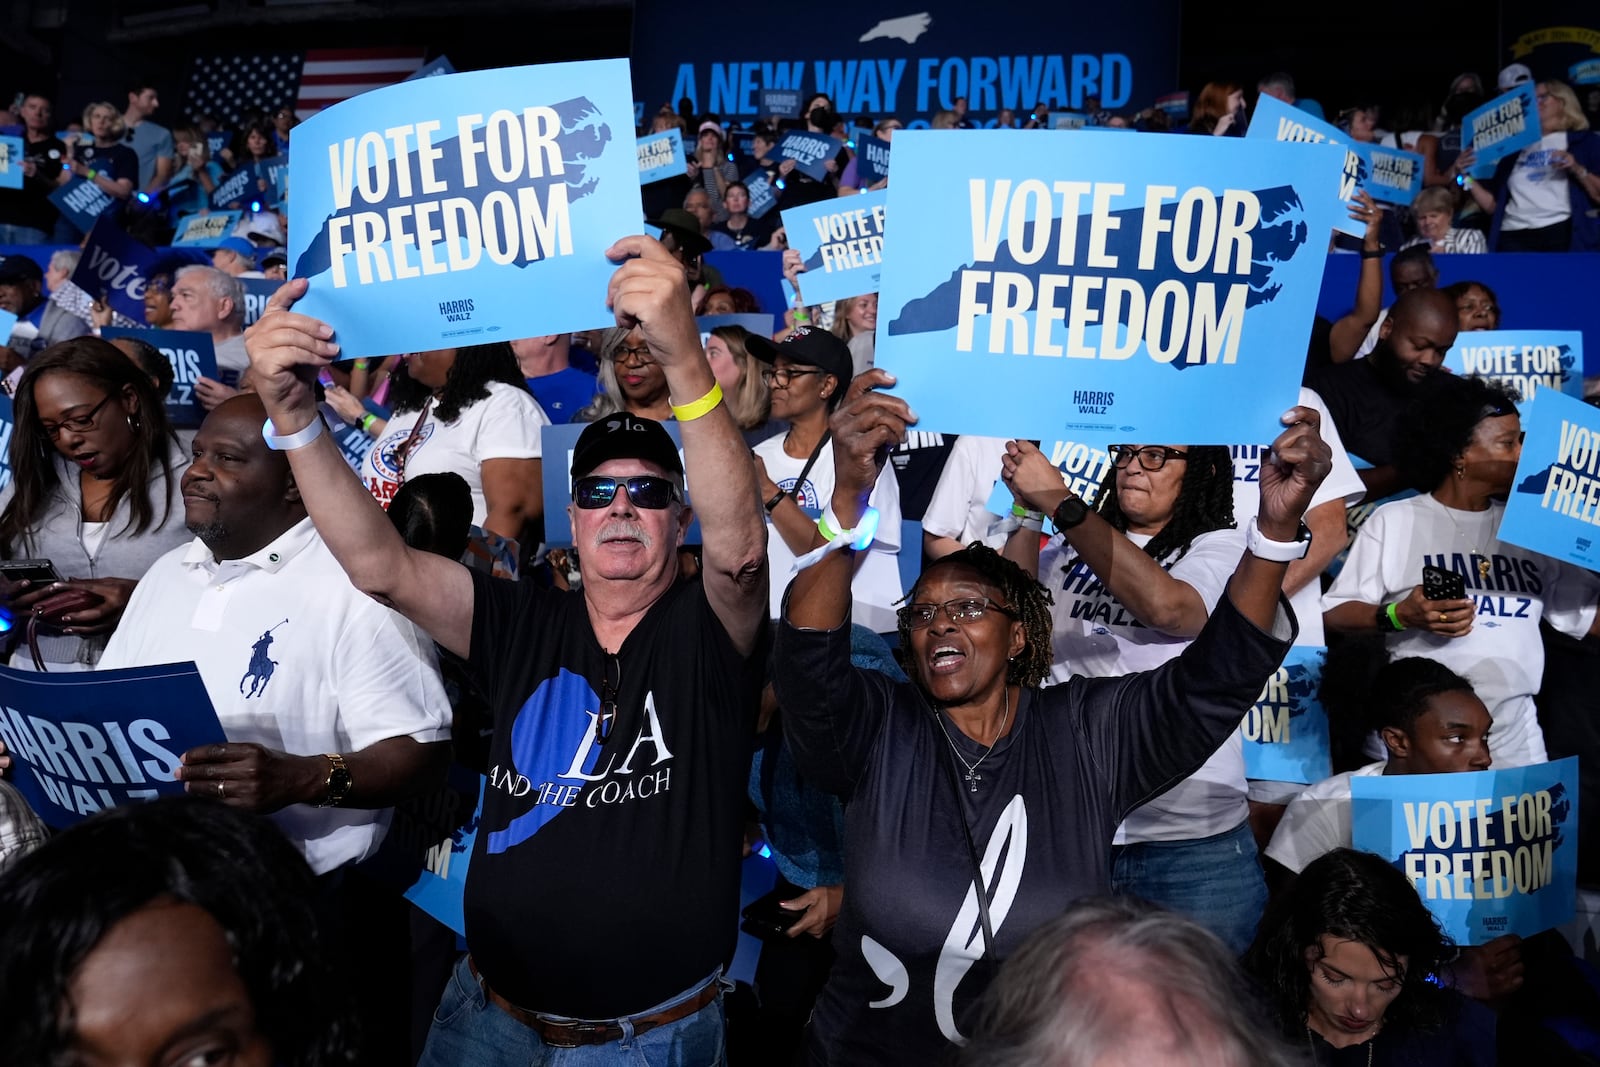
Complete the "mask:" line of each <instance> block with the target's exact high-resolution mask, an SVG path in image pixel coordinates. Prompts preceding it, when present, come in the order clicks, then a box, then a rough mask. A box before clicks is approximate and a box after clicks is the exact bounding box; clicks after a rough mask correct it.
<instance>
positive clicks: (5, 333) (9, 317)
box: [0, 308, 17, 345]
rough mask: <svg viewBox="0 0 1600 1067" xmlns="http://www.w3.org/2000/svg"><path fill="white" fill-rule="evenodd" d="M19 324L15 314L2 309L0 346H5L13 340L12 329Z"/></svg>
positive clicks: (0, 311) (0, 312)
mask: <svg viewBox="0 0 1600 1067" xmlns="http://www.w3.org/2000/svg"><path fill="white" fill-rule="evenodd" d="M16 324H17V316H16V314H15V313H14V312H10V311H7V310H5V309H4V308H0V345H4V344H5V343H6V342H7V341H8V340H10V338H11V329H12V327H14V326H15V325H16Z"/></svg>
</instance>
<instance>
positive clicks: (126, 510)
mask: <svg viewBox="0 0 1600 1067" xmlns="http://www.w3.org/2000/svg"><path fill="white" fill-rule="evenodd" d="M51 459H52V461H53V462H54V463H55V465H56V479H57V484H56V493H55V495H54V496H53V497H52V498H51V499H50V502H49V504H48V505H46V507H45V512H44V515H43V516H41V517H40V519H39V521H37V522H35V523H34V524H33V526H32V527H31V528H30V529H29V531H28V535H27V537H26V539H25V542H24V543H23V544H22V545H20V546H13V550H14V551H18V552H25V553H26V554H27V556H28V557H29V558H36V559H48V560H50V561H51V562H53V563H54V564H55V565H56V571H57V573H59V574H60V575H61V576H62V577H63V578H133V579H138V578H142V577H144V572H145V571H147V570H149V569H150V565H151V564H152V563H154V562H155V561H156V560H158V559H160V558H161V557H162V556H164V555H166V554H167V553H168V552H169V551H171V550H172V549H174V548H176V547H178V546H179V545H182V544H186V543H187V542H188V541H189V539H190V534H189V530H188V527H187V526H186V525H185V521H184V510H183V494H182V492H181V490H180V489H179V479H180V478H181V476H182V474H183V469H184V468H185V467H187V466H188V465H189V457H188V456H186V455H184V453H183V451H182V449H181V448H180V447H179V445H178V442H177V441H173V442H171V444H170V446H169V447H168V450H167V464H168V467H170V469H171V470H172V472H173V477H172V485H171V490H170V492H169V491H168V486H167V483H166V468H162V467H160V466H157V467H156V468H155V469H154V470H152V471H151V472H150V480H149V482H148V483H147V484H146V486H145V492H146V495H147V496H148V497H149V500H150V506H151V508H152V510H153V512H154V516H153V518H152V520H151V525H150V526H149V527H148V528H147V529H146V530H145V531H144V532H143V533H140V534H135V533H132V532H131V531H127V530H125V529H124V527H126V526H127V524H128V520H129V518H130V517H131V515H132V508H131V506H130V503H129V501H128V499H127V498H124V499H122V500H121V501H119V502H118V503H117V510H116V512H115V514H113V515H112V516H111V519H110V523H111V525H110V527H109V529H108V530H107V532H106V538H105V540H104V541H103V542H101V544H100V549H99V551H97V552H95V553H93V554H91V553H90V552H89V550H88V548H87V547H86V546H85V545H84V543H83V494H82V492H81V490H80V489H79V487H78V476H79V473H80V472H79V470H78V468H77V467H75V466H74V465H73V464H71V463H69V462H67V460H66V459H65V458H64V457H63V456H61V454H60V453H57V452H55V451H54V450H52V452H51ZM11 496H12V487H11V485H10V484H7V485H6V487H5V488H4V489H0V509H4V507H5V506H6V505H7V504H8V503H10V501H11ZM110 636H111V635H110V634H99V635H96V636H94V637H76V636H71V635H67V634H48V635H46V634H41V635H40V637H39V652H40V654H41V655H42V656H43V657H44V659H45V661H46V662H47V663H59V664H69V663H71V664H77V665H78V669H79V670H83V669H85V668H88V667H92V666H93V665H94V664H95V663H97V662H98V661H99V659H100V653H101V651H102V650H103V649H104V648H105V647H106V642H107V641H108V640H109V639H110ZM22 658H24V659H26V658H27V657H26V655H24V656H23V657H22Z"/></svg>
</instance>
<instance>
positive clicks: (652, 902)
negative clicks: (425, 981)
mask: <svg viewBox="0 0 1600 1067" xmlns="http://www.w3.org/2000/svg"><path fill="white" fill-rule="evenodd" d="M608 254H609V255H611V256H612V258H613V259H616V260H627V262H625V263H623V265H622V266H621V267H620V268H619V269H618V270H617V272H616V274H615V275H613V277H612V281H611V286H610V303H611V305H612V307H613V309H614V310H615V313H616V319H617V324H618V325H619V326H622V327H625V328H634V327H636V328H637V329H638V330H639V331H640V332H641V333H642V335H643V337H644V340H645V343H646V345H647V346H648V347H649V349H650V355H651V358H653V359H654V360H655V361H656V362H657V363H658V364H660V366H661V368H662V370H663V371H664V373H665V374H666V378H667V384H668V388H669V390H670V392H671V396H672V399H673V401H674V413H675V414H676V416H677V420H678V428H679V432H680V435H681V438H682V442H683V451H684V456H685V457H686V461H687V474H688V478H689V483H690V484H691V485H693V486H694V494H695V496H694V509H693V513H692V514H691V511H690V509H689V507H688V505H687V504H685V503H684V502H683V496H682V493H683V481H682V478H683V475H684V473H685V471H684V467H683V465H681V464H680V462H679V459H678V453H677V450H676V448H674V446H673V445H672V443H671V439H670V438H668V437H667V435H666V432H665V431H664V430H662V428H661V427H660V425H659V424H657V423H654V422H651V421H650V420H648V419H640V418H637V417H634V416H632V415H628V414H626V413H623V414H619V415H615V416H612V417H610V418H608V419H605V420H602V421H601V422H598V423H596V424H594V425H593V426H591V427H590V428H589V429H588V430H586V431H585V432H584V434H583V436H582V437H580V438H579V441H578V444H577V445H576V447H575V450H574V454H573V464H572V474H573V477H574V479H575V482H574V487H573V499H574V504H573V505H571V506H570V509H569V512H570V515H571V518H572V526H573V539H574V543H575V544H576V545H577V546H578V548H579V550H580V555H579V559H580V561H581V562H580V567H579V569H580V572H581V574H582V577H583V583H582V584H583V588H582V591H581V592H563V591H555V590H543V589H537V588H535V587H533V585H532V584H531V583H524V584H512V583H509V582H505V581H501V580H498V579H492V578H488V577H486V576H484V575H481V574H478V573H475V572H472V571H469V570H468V569H467V568H465V567H463V566H461V565H460V564H458V563H455V562H454V561H451V560H446V559H444V558H443V557H440V556H435V555H431V554H428V553H423V552H418V551H414V550H411V549H409V548H407V547H406V546H405V544H404V543H403V542H402V541H401V540H400V537H399V535H398V534H397V533H395V531H394V528H393V527H392V526H391V525H390V524H389V522H388V520H387V518H386V517H385V516H384V514H383V512H382V511H381V509H380V508H379V507H378V505H377V504H376V503H375V502H374V501H373V499H372V497H371V495H370V494H368V493H367V492H366V490H365V489H364V488H363V487H362V485H361V483H360V482H359V481H358V480H357V479H356V478H355V477H354V475H353V474H352V473H351V471H350V468H349V467H348V466H346V464H345V462H344V459H343V457H342V455H341V453H340V452H339V449H338V447H337V446H336V445H335V444H334V443H333V440H332V438H331V437H329V436H328V435H327V434H326V433H324V432H322V430H321V429H320V426H321V424H320V422H319V421H318V417H317V413H316V404H315V399H314V397H313V396H312V392H311V389H310V386H309V381H310V380H311V379H312V377H313V376H312V375H311V374H310V373H309V371H307V370H306V368H307V367H311V366H315V367H321V366H323V365H325V364H326V363H328V362H329V361H331V360H332V359H333V358H334V356H335V355H336V347H335V346H334V345H333V344H332V342H331V341H329V340H328V339H327V338H329V337H330V336H331V335H332V330H331V328H329V327H328V326H326V325H325V324H323V323H321V322H318V321H317V320H315V319H311V318H308V317H306V316H303V315H297V314H294V313H293V312H291V311H289V310H288V308H289V306H290V305H291V304H292V303H293V302H294V301H295V300H296V299H298V298H299V297H300V296H301V295H302V294H303V293H304V292H305V282H304V281H302V280H296V281H293V282H290V283H288V284H287V285H285V286H284V287H283V288H282V289H280V290H279V291H278V293H277V294H275V295H274V296H273V297H272V299H271V300H270V301H269V302H268V304H267V311H266V313H265V314H264V315H263V316H262V318H261V321H260V322H258V323H257V324H256V325H255V326H253V327H252V328H251V330H250V333H249V334H248V335H247V338H246V345H247V347H248V349H249V351H250V357H251V369H252V380H253V382H254V384H255V386H256V388H257V390H258V392H259V393H260V396H261V398H262V400H263V402H264V403H265V404H266V407H267V411H268V412H269V413H270V414H271V416H272V418H271V423H270V428H272V429H273V431H274V432H275V433H276V434H277V435H279V443H278V444H277V445H276V446H275V447H280V448H283V449H285V450H288V455H289V457H290V464H291V466H292V467H293V470H294V474H295V481H296V484H298V485H299V486H300V487H301V496H302V499H303V500H304V502H305V505H306V510H307V512H308V513H309V514H310V515H311V518H312V520H313V521H314V522H315V523H316V526H317V528H318V530H319V531H320V532H321V534H322V536H323V540H324V541H325V542H326V543H327V545H328V547H329V548H330V549H331V550H332V551H333V553H334V555H335V557H337V558H338V560H339V563H340V565H341V566H343V567H344V569H345V571H346V572H347V573H348V574H349V576H350V579H351V580H352V581H353V582H354V583H355V584H356V586H357V587H358V588H360V589H362V590H363V591H365V592H366V593H368V594H369V595H371V596H374V597H376V598H378V599H379V600H381V601H383V602H385V603H388V604H390V605H392V606H393V607H394V608H395V609H396V610H398V611H400V612H401V613H402V614H404V615H406V616H407V617H409V618H410V619H411V620H412V621H414V622H416V623H417V624H418V625H420V626H422V627H423V629H425V630H426V631H427V632H428V633H429V634H430V635H432V637H433V638H434V640H435V641H437V642H439V644H441V645H442V646H444V647H445V648H446V649H448V650H450V651H451V652H453V653H455V654H456V655H458V656H460V657H463V658H464V659H466V661H467V663H468V667H469V670H470V671H471V672H472V674H473V675H474V676H475V679H476V681H477V683H478V684H479V686H480V688H481V689H482V691H483V692H484V693H485V694H486V695H487V697H488V700H489V703H490V705H491V707H492V709H493V713H494V736H493V738H492V740H491V743H490V752H489V765H490V770H489V778H488V785H487V787H486V790H485V793H484V802H483V812H482V820H481V822H480V824H479V828H478V838H477V846H476V849H475V851H474V854H473V858H472V866H471V872H470V874H469V875H468V878H467V888H466V899H465V912H466V923H467V947H468V949H469V952H470V955H469V956H468V957H466V958H464V959H463V960H462V961H461V962H460V964H458V966H457V967H456V970H455V974H454V975H453V977H452V980H451V982H450V984H449V985H448V986H447V988H446V990H445V994H444V998H443V1000H442V1001H441V1003H440V1006H439V1011H438V1013H437V1015H436V1017H435V1018H436V1020H437V1021H436V1022H435V1024H434V1027H433V1030H432V1032H431V1033H430V1035H429V1039H428V1045H427V1048H426V1050H425V1051H424V1053H423V1057H422V1063H423V1064H425V1065H432V1067H444V1065H450V1067H455V1065H458V1064H464V1063H471V1064H474V1065H475V1067H478V1065H490V1067H495V1065H499V1064H527V1063H529V1062H538V1063H546V1062H554V1061H553V1060H551V1059H549V1055H550V1054H549V1051H548V1050H549V1049H551V1048H571V1047H576V1046H580V1045H585V1046H588V1045H595V1046H606V1045H610V1046H612V1047H613V1050H612V1051H607V1050H605V1049H597V1050H596V1053H595V1054H593V1055H591V1057H590V1060H589V1062H602V1061H603V1060H604V1061H607V1062H609V1061H611V1060H620V1059H622V1058H632V1057H638V1058H639V1059H640V1060H641V1061H643V1060H648V1061H649V1062H651V1063H664V1064H674V1065H677V1064H683V1065H691V1064H704V1063H710V1062H714V1061H716V1060H717V1059H718V1058H719V1057H720V1056H721V1050H722V1011H721V997H720V993H719V989H720V986H719V984H718V982H717V981H716V979H717V976H718V974H719V973H720V969H721V966H722V964H723V962H724V961H725V960H726V959H727V958H728V957H729V956H731V955H732V949H733V941H734V936H735V922H736V915H737V910H738V894H739V849H740V841H741V833H742V822H741V821H742V818H743V804H744V801H743V794H744V781H745V776H746V774H747V773H748V767H749V763H748V760H749V748H748V744H749V736H750V733H751V723H752V716H751V715H750V712H751V711H753V709H754V708H755V706H756V699H757V696H758V692H759V684H760V682H759V666H758V665H759V662H760V659H759V655H758V653H759V652H760V650H761V647H762V646H763V644H764V641H765V634H766V618H767V568H766V558H767V557H766V528H765V524H764V521H763V517H762V512H761V503H760V497H759V496H758V495H757V492H756V480H755V471H754V467H753V465H752V463H751V460H750V452H749V449H748V448H747V447H746V446H745V444H744V440H743V438H742V437H741V436H740V434H739V430H738V427H737V426H736V425H735V424H734V422H733V419H732V417H731V416H730V415H729V414H728V409H727V407H726V405H724V404H723V403H722V402H721V396H720V392H719V391H718V390H717V388H716V380H715V378H714V377H713V376H712V373H711V368H710V365H709V364H708V363H707V362H706V358H705V353H704V351H703V350H702V348H701V347H700V342H699V333H698V329H697V327H696V324H695V321H694V315H693V312H692V310H691V308H690V305H689V299H688V293H687V291H686V288H685V286H684V276H683V271H682V269H681V268H680V267H679V265H678V263H677V262H676V261H675V260H674V258H673V257H672V255H671V254H670V253H668V252H667V251H666V250H665V249H664V248H663V247H662V246H661V245H660V244H659V243H657V242H655V241H652V240H650V239H649V238H646V237H630V238H625V239H623V240H622V241H619V242H618V243H617V244H616V245H615V246H613V247H612V248H611V249H610V250H609V252H608ZM285 437H286V438H287V440H284V439H283V438H285ZM319 438H325V440H324V439H319ZM550 476H556V477H559V476H561V474H560V473H558V472H556V471H551V472H550ZM693 515H698V517H699V520H700V526H701V530H702V533H703V542H704V544H703V552H702V557H701V575H700V577H699V578H698V579H691V580H687V581H680V580H679V575H678V554H677V548H678V546H679V545H680V544H681V543H682V541H683V537H684V533H685V531H686V530H687V529H688V526H689V523H690V520H691V518H692V517H693Z"/></svg>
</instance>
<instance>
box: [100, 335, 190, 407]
mask: <svg viewBox="0 0 1600 1067" xmlns="http://www.w3.org/2000/svg"><path fill="white" fill-rule="evenodd" d="M100 336H102V337H104V338H105V339H106V340H108V341H113V340H116V339H117V338H118V337H132V338H135V339H137V340H140V341H143V342H145V343H146V344H150V345H154V346H155V347H156V348H157V349H159V350H160V351H161V354H162V355H163V356H166V357H167V362H168V363H170V364H172V391H171V392H169V393H168V394H167V419H168V421H170V422H171V423H172V425H174V426H176V427H178V428H179V429H182V430H192V429H196V428H198V427H199V425H200V423H201V422H202V421H204V419H205V417H206V412H205V408H203V407H201V406H200V398H199V397H198V396H196V395H195V391H194V390H195V383H196V382H198V381H199V380H200V379H201V378H210V379H211V380H213V381H218V380H219V379H218V378H217V349H216V346H215V344H213V343H212V340H211V335H210V334H209V333H197V332H193V331H189V330H138V329H134V330H129V329H120V328H117V327H112V326H107V327H106V328H105V329H103V330H101V331H100Z"/></svg>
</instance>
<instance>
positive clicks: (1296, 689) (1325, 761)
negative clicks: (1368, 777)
mask: <svg viewBox="0 0 1600 1067" xmlns="http://www.w3.org/2000/svg"><path fill="white" fill-rule="evenodd" d="M1326 656H1327V649H1325V648H1318V647H1316V646H1313V645H1295V646H1294V647H1293V648H1291V649H1289V654H1288V655H1287V656H1285V657H1284V660H1283V665H1282V666H1281V667H1279V668H1278V669H1277V671H1276V672H1275V673H1274V674H1273V676H1272V677H1271V678H1270V679H1268V680H1267V685H1266V688H1265V689H1263V690H1262V691H1261V696H1260V697H1259V698H1258V699H1257V700H1256V702H1255V704H1254V705H1252V706H1251V708H1250V711H1249V712H1248V713H1246V715H1245V717H1244V722H1242V723H1240V724H1239V735H1240V736H1241V737H1242V738H1244V774H1245V777H1246V778H1256V779H1261V780H1264V781H1269V782H1300V783H1303V784H1305V785H1310V784H1311V783H1312V782H1320V781H1322V780H1323V779H1324V778H1326V777H1328V776H1329V775H1330V774H1332V773H1333V757H1332V756H1331V755H1330V754H1329V751H1328V713H1327V712H1326V711H1325V710H1324V709H1323V707H1322V701H1321V700H1320V699H1319V698H1318V696H1317V690H1318V688H1319V687H1320V686H1321V685H1322V665H1323V662H1324V660H1325V658H1326Z"/></svg>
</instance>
